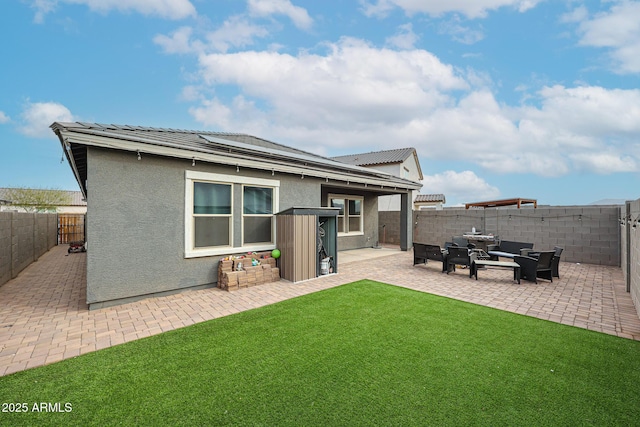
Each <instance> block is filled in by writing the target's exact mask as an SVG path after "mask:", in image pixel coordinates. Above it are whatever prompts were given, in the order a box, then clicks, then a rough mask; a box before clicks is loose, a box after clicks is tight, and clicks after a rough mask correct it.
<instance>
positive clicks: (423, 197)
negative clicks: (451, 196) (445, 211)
mask: <svg viewBox="0 0 640 427" xmlns="http://www.w3.org/2000/svg"><path fill="white" fill-rule="evenodd" d="M413 202H414V203H437V202H441V203H446V202H447V200H446V198H445V197H444V194H418V195H417V196H416V199H415V200H414V201H413Z"/></svg>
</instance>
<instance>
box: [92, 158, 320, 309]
mask: <svg viewBox="0 0 640 427" xmlns="http://www.w3.org/2000/svg"><path fill="white" fill-rule="evenodd" d="M87 161H88V178H87V188H88V195H87V198H88V200H87V202H88V203H87V242H88V248H89V250H88V253H87V302H88V303H89V304H94V303H98V302H105V301H113V300H122V299H127V298H132V297H138V296H141V295H147V294H156V293H163V292H170V291H176V290H181V289H185V288H192V287H198V286H206V285H211V286H212V285H214V283H215V281H216V280H217V277H216V275H217V270H216V269H217V261H218V259H219V257H203V258H188V259H187V258H185V256H184V254H185V251H184V241H185V236H184V233H185V171H186V170H195V171H201V172H209V173H217V174H228V175H236V174H237V173H238V172H236V168H235V167H226V166H218V165H211V164H206V163H198V164H196V166H195V167H192V166H191V162H190V161H186V160H179V159H169V158H164V157H155V156H152V155H145V154H142V158H141V160H137V156H136V154H135V153H124V152H120V151H111V150H104V149H98V148H89V149H88V151H87ZM240 173H241V174H242V175H243V176H251V177H257V178H265V179H278V180H280V183H281V184H280V185H281V187H280V189H281V190H280V197H279V202H280V203H279V204H280V206H279V208H280V210H284V209H287V208H288V207H291V206H294V205H295V206H300V205H309V206H314V205H315V206H318V205H319V203H320V183H319V181H318V180H312V179H308V178H305V179H304V180H303V179H301V178H300V177H295V176H292V175H283V174H276V175H275V176H272V175H271V172H270V171H266V172H265V171H256V170H249V169H245V170H241V171H240ZM236 225H237V224H236ZM239 234H240V233H234V241H235V243H238V240H237V238H238V236H237V235H239Z"/></svg>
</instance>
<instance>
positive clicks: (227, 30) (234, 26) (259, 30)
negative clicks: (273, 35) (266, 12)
mask: <svg viewBox="0 0 640 427" xmlns="http://www.w3.org/2000/svg"><path fill="white" fill-rule="evenodd" d="M268 35H269V33H268V31H267V30H266V29H265V28H263V27H261V26H259V25H256V24H253V23H251V22H249V21H248V20H247V19H246V18H244V17H241V16H232V17H230V18H229V19H228V20H226V21H225V22H224V23H223V24H222V26H221V27H220V28H218V29H216V30H215V31H212V32H210V33H208V34H207V36H206V38H207V42H208V45H209V46H211V47H212V48H213V50H215V51H218V52H226V51H227V50H229V49H230V48H232V47H235V48H237V47H246V46H250V45H252V44H253V43H254V39H255V38H257V37H266V36H268Z"/></svg>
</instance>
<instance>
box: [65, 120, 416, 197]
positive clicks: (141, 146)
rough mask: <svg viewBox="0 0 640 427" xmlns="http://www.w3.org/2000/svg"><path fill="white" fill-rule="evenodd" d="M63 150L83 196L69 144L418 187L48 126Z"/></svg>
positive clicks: (387, 178) (390, 179)
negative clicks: (52, 130)
mask: <svg viewBox="0 0 640 427" xmlns="http://www.w3.org/2000/svg"><path fill="white" fill-rule="evenodd" d="M52 128H53V129H54V131H55V132H56V134H57V135H58V138H59V139H60V142H61V144H62V146H63V149H64V151H65V155H66V157H67V159H68V160H69V164H70V165H71V168H72V170H73V173H74V175H75V177H76V180H77V181H78V183H79V184H80V188H81V189H82V193H83V196H84V197H85V198H86V183H82V182H81V181H82V179H81V178H80V174H79V173H78V168H77V166H76V163H75V159H74V158H73V153H72V151H71V145H72V144H80V145H86V146H92V147H100V148H107V149H113V150H119V151H128V152H134V153H140V154H141V155H143V154H153V155H158V156H164V157H173V158H180V159H188V160H190V161H197V162H198V161H201V162H207V163H217V164H224V165H230V166H236V167H239V168H251V169H259V170H271V171H272V172H274V173H275V172H279V173H287V174H294V175H300V176H301V177H305V176H306V177H314V178H320V179H325V180H326V181H327V182H329V181H341V182H346V183H358V184H363V185H364V186H367V187H368V186H372V187H379V188H381V189H387V190H389V189H394V191H398V192H404V191H411V190H419V189H420V188H421V187H422V184H421V183H419V182H415V181H410V180H406V179H402V178H397V177H394V176H392V175H389V176H384V175H381V174H378V173H375V174H370V175H367V174H364V173H359V172H354V171H340V170H335V169H329V168H326V167H325V168H323V167H320V166H317V165H313V164H307V165H303V164H296V163H287V162H284V161H282V160H280V161H277V160H275V159H269V158H258V157H255V158H248V157H246V156H245V155H243V154H242V153H234V152H228V153H226V152H225V153H224V154H219V153H209V152H204V151H199V150H196V149H190V148H183V147H169V146H166V145H164V144H160V143H157V142H156V141H153V140H143V139H140V138H131V139H127V138H122V137H121V136H119V137H118V138H116V137H114V136H99V135H95V134H89V133H84V132H76V131H75V129H74V130H71V131H69V130H67V129H65V128H64V127H62V126H59V125H58V126H52ZM363 169H364V168H363Z"/></svg>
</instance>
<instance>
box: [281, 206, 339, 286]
mask: <svg viewBox="0 0 640 427" xmlns="http://www.w3.org/2000/svg"><path fill="white" fill-rule="evenodd" d="M339 210H340V209H339V208H330V207H320V208H300V207H293V208H290V209H287V210H284V211H282V212H279V213H278V214H277V215H276V228H277V232H276V244H277V246H278V248H279V249H280V253H281V255H280V277H282V278H283V279H286V280H290V281H292V282H299V281H302V280H307V279H312V278H315V277H318V276H319V275H320V274H321V262H322V255H321V251H322V249H324V252H325V253H326V256H327V257H331V258H332V260H333V263H332V267H333V271H332V272H333V273H337V272H338V227H337V216H338V212H339Z"/></svg>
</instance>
